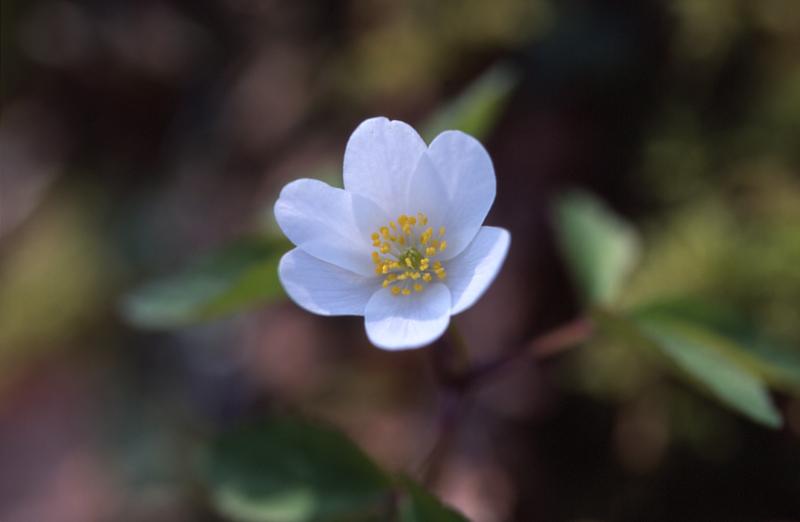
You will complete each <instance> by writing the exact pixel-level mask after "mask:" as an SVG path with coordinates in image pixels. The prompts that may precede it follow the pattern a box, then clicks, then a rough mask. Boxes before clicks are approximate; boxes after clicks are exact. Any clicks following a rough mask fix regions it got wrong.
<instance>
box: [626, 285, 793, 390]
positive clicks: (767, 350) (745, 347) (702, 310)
mask: <svg viewBox="0 0 800 522" xmlns="http://www.w3.org/2000/svg"><path fill="white" fill-rule="evenodd" d="M636 314H637V315H638V316H639V317H644V318H651V319H652V318H656V319H660V320H662V321H670V322H672V323H680V324H684V325H688V326H689V327H691V326H692V325H694V326H695V327H699V328H703V329H705V330H708V331H709V332H710V333H712V334H713V336H714V345H715V346H716V347H717V348H718V349H719V350H721V351H723V352H724V353H725V354H726V355H728V356H729V357H730V358H732V359H733V360H735V361H736V362H737V363H739V364H740V365H742V366H744V367H745V368H747V369H748V370H750V371H752V372H753V373H755V374H757V375H758V376H760V377H761V378H762V379H763V380H764V381H766V382H767V383H768V384H769V385H770V386H772V387H775V388H779V389H782V390H784V391H786V392H789V393H793V394H795V395H797V394H800V351H798V350H796V349H795V350H790V349H789V348H788V347H784V346H781V345H779V344H777V343H776V342H775V341H773V340H771V339H768V338H767V336H765V335H764V334H763V333H762V332H760V331H759V329H758V328H756V327H755V326H754V325H753V324H752V323H750V322H749V321H748V320H746V319H745V318H743V317H741V316H740V315H739V314H737V313H735V312H733V311H731V310H727V309H724V308H722V307H720V306H719V305H711V304H708V303H702V302H698V301H695V300H690V299H685V298H683V299H671V300H663V301H659V302H657V303H651V304H649V305H647V306H645V307H641V308H639V309H638V310H637V311H636Z"/></svg>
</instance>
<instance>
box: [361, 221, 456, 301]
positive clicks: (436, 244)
mask: <svg viewBox="0 0 800 522" xmlns="http://www.w3.org/2000/svg"><path fill="white" fill-rule="evenodd" d="M444 233H445V229H444V227H439V230H438V236H437V237H434V229H433V227H432V226H428V217H427V216H426V215H425V214H423V213H422V212H419V213H417V217H414V216H406V215H405V214H402V215H400V217H398V218H397V223H395V222H394V221H390V222H389V224H388V226H383V227H381V228H380V229H379V230H378V231H377V232H374V233H373V234H372V246H374V247H375V251H374V252H372V261H373V262H374V263H375V273H376V274H378V275H379V276H386V278H385V279H384V280H383V287H384V288H391V292H392V295H395V296H397V295H410V294H411V292H412V290H413V291H414V292H422V291H423V290H424V289H425V286H426V285H427V284H428V283H430V282H431V281H433V278H434V277H436V278H437V279H444V278H445V277H446V276H447V272H446V271H445V269H444V267H443V266H442V262H441V261H437V260H436V256H437V255H439V254H441V253H442V252H444V251H445V249H446V248H447V241H445V240H444Z"/></svg>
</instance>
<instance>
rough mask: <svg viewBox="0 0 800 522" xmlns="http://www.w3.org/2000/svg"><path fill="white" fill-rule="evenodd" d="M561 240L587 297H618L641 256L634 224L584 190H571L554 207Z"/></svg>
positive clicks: (604, 301)
mask: <svg viewBox="0 0 800 522" xmlns="http://www.w3.org/2000/svg"><path fill="white" fill-rule="evenodd" d="M555 224H556V235H557V239H558V243H559V245H560V247H561V249H562V251H563V253H564V256H565V257H566V261H567V263H568V265H569V267H570V269H571V271H572V274H573V277H574V278H575V279H576V282H577V284H578V286H579V288H580V290H581V291H582V293H583V295H584V298H585V299H586V300H587V301H588V302H589V303H593V304H609V303H611V302H613V301H614V299H616V297H617V296H618V294H619V292H620V290H621V289H622V287H623V285H624V284H625V282H626V281H627V278H628V276H629V275H630V272H631V271H632V270H633V268H634V266H635V264H636V261H637V259H638V257H639V241H638V237H637V235H636V232H635V231H634V229H633V227H632V226H631V225H630V224H628V223H627V222H626V221H624V220H623V219H621V218H620V217H618V216H617V215H616V214H615V213H614V212H612V211H611V209H609V208H608V207H607V206H606V205H605V204H603V203H602V202H600V201H599V200H598V199H596V198H595V197H594V196H591V195H590V194H587V193H585V192H572V193H570V194H568V195H566V196H564V197H563V198H561V199H560V200H559V201H558V203H557V205H556V208H555Z"/></svg>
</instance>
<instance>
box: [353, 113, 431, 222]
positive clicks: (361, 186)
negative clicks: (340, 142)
mask: <svg viewBox="0 0 800 522" xmlns="http://www.w3.org/2000/svg"><path fill="white" fill-rule="evenodd" d="M425 150H426V146H425V142H424V141H423V140H422V138H420V136H419V134H417V131H415V130H414V129H413V128H412V127H411V126H409V125H408V124H406V123H403V122H402V121H390V120H388V119H386V118H383V117H381V118H370V119H368V120H366V121H364V122H362V123H361V125H359V126H358V127H357V128H356V130H355V131H353V134H352V135H351V136H350V139H349V141H348V142H347V148H346V149H345V151H344V188H345V189H346V190H348V191H351V192H354V193H357V194H361V195H362V196H364V197H367V198H369V199H371V200H372V201H374V202H376V203H377V204H379V205H380V206H381V208H382V209H383V210H384V211H386V213H388V214H389V216H390V218H391V219H396V218H397V216H399V215H400V214H409V213H415V212H416V210H414V209H411V208H408V204H409V200H408V195H409V194H408V191H409V185H410V181H411V175H412V174H413V172H414V168H415V167H416V166H417V161H418V160H419V158H420V156H421V155H422V154H423V153H424V152H425Z"/></svg>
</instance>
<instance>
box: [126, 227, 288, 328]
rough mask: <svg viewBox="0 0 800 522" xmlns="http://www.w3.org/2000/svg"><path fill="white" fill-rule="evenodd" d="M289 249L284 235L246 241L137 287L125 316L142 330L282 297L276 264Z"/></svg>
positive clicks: (197, 319)
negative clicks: (181, 270) (278, 237)
mask: <svg viewBox="0 0 800 522" xmlns="http://www.w3.org/2000/svg"><path fill="white" fill-rule="evenodd" d="M290 248H291V245H290V244H289V243H288V242H286V241H285V240H282V239H272V238H263V237H255V238H245V239H242V240H240V241H238V242H236V243H234V244H232V245H228V246H227V247H224V248H222V249H220V250H217V251H215V252H212V253H210V254H208V255H206V256H205V257H203V258H202V259H200V260H199V261H198V262H197V263H196V264H195V265H193V266H192V267H190V268H188V269H186V270H185V271H183V272H181V273H178V274H176V275H172V276H169V277H166V278H164V279H160V280H157V281H154V282H151V283H149V284H146V285H144V286H142V287H141V288H139V289H137V290H135V291H134V292H132V293H131V294H129V295H128V296H127V297H126V298H125V299H124V300H123V303H122V311H123V314H124V316H125V318H126V319H127V320H128V321H130V322H131V323H133V324H135V325H137V326H140V327H143V328H153V329H159V328H175V327H179V326H186V325H189V324H193V323H198V322H203V321H209V320H212V319H216V318H219V317H223V316H225V315H229V314H232V313H234V312H238V311H240V310H244V309H247V308H251V307H254V306H256V305H259V304H264V303H267V302H269V301H272V300H275V299H278V298H280V297H282V296H283V295H284V294H283V289H282V288H281V285H280V282H279V281H278V262H279V261H280V258H281V256H282V255H283V253H284V252H286V251H287V250H289V249H290Z"/></svg>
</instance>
